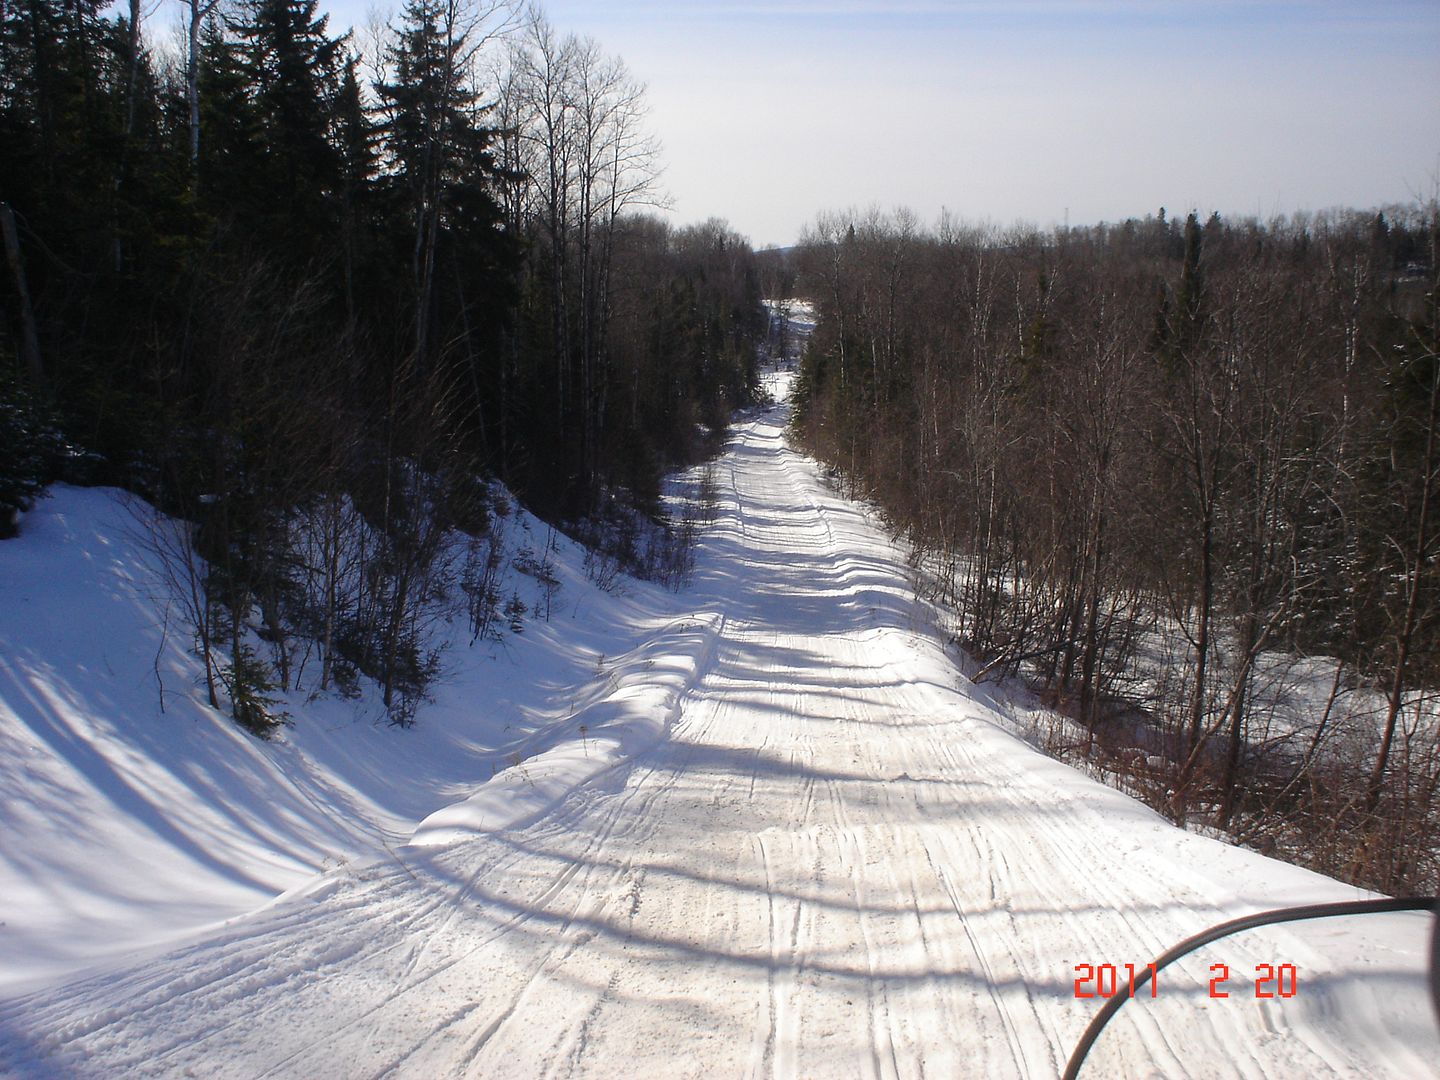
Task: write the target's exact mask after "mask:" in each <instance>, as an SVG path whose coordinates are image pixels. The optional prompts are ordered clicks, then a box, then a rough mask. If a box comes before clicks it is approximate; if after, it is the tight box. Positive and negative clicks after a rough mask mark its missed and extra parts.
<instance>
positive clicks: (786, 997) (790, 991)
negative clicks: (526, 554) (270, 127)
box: [0, 408, 1440, 1078]
mask: <svg viewBox="0 0 1440 1080" xmlns="http://www.w3.org/2000/svg"><path fill="white" fill-rule="evenodd" d="M784 421H785V411H784V409H783V408H777V409H774V410H771V411H769V412H767V413H763V414H761V415H759V416H757V417H755V418H752V419H751V420H749V421H747V422H745V423H743V424H740V425H738V426H737V430H736V434H735V438H734V441H733V444H732V446H731V448H730V449H729V450H728V451H727V453H726V455H725V456H724V457H723V458H722V459H721V460H720V462H719V464H718V471H717V475H718V476H719V477H720V478H721V479H722V481H723V488H724V490H723V491H722V500H721V505H720V510H719V516H718V519H717V521H716V523H715V525H714V526H713V527H712V528H711V529H710V530H708V531H707V533H706V538H705V540H704V541H703V543H702V549H701V552H700V558H699V564H698V570H697V573H696V580H695V583H694V585H693V587H692V588H691V589H690V590H688V591H687V592H686V593H685V594H684V597H683V602H684V603H685V604H688V605H690V606H692V607H693V610H694V618H693V619H692V620H687V619H681V620H679V621H678V622H676V623H674V624H672V625H673V626H674V633H675V634H676V636H677V639H680V638H684V639H686V640H689V639H691V638H693V637H694V634H695V633H696V630H697V628H709V630H710V632H711V633H713V640H712V641H711V643H710V646H709V647H708V648H706V649H705V650H704V651H703V653H702V654H700V660H699V661H698V666H697V667H696V668H695V670H694V673H693V678H691V679H690V680H689V685H688V688H684V690H683V693H680V694H679V696H678V697H675V696H673V695H672V696H671V697H669V698H667V699H666V700H665V701H663V702H662V703H660V704H658V705H656V708H657V709H660V710H662V711H663V713H664V718H665V719H667V720H668V722H669V727H668V731H667V732H666V735H665V737H664V738H662V739H661V740H660V741H658V742H657V743H656V744H655V745H654V746H653V747H651V748H649V749H647V750H643V751H642V752H641V753H640V754H639V756H637V757H635V758H634V759H633V760H632V761H630V762H629V763H628V764H625V763H622V764H620V765H617V766H615V767H612V768H609V769H607V770H605V771H603V772H601V773H600V774H599V775H598V776H596V777H595V778H593V779H591V780H590V781H589V782H588V783H585V784H583V785H581V786H580V787H579V788H577V789H575V790H574V791H573V792H571V793H570V794H569V795H568V796H567V797H566V798H565V799H564V800H563V801H561V802H560V803H559V804H558V806H556V807H555V809H553V810H552V811H551V812H549V813H547V814H545V815H543V816H542V817H540V818H539V819H538V820H535V821H533V822H531V823H530V824H528V825H526V826H524V827H519V828H511V829H501V830H494V831H476V832H473V833H472V834H470V835H468V836H467V835H464V834H463V833H464V830H463V829H457V830H453V832H454V835H449V834H447V835H446V836H445V837H444V838H443V839H445V840H447V841H449V842H446V843H437V844H435V845H434V846H427V847H410V848H405V849H402V850H401V851H400V852H399V854H398V856H397V858H396V859H395V860H393V861H389V862H381V863H375V864H373V865H370V866H368V867H364V868H361V869H358V870H344V871H337V872H334V873H332V874H329V875H326V876H324V877H322V878H319V879H317V880H316V881H315V883H314V884H312V885H311V886H309V887H308V888H306V889H302V890H299V891H297V892H296V893H294V894H291V895H288V896H286V897H283V898H281V899H280V900H279V901H278V902H276V903H274V904H272V905H270V906H268V907H267V908H265V909H263V910H262V911H260V912H258V913H256V914H254V915H252V916H249V917H247V918H244V919H241V920H237V921H235V922H234V923H232V924H230V925H229V926H227V927H225V928H223V929H221V930H219V931H216V932H211V933H210V934H209V935H208V936H205V937H203V938H202V939H199V940H197V941H196V942H195V943H194V944H192V945H191V946H189V947H186V948H183V949H181V950H179V951H175V952H171V953H169V954H167V955H163V956H158V957H153V958H151V959H150V960H149V961H148V962H146V963H143V964H139V965H136V966H133V967H129V968H122V969H119V970H116V971H111V972H108V973H106V974H103V975H96V976H94V977H91V978H88V979H82V980H79V981H75V982H72V983H70V984H68V985H65V986H62V987H59V988H57V989H54V990H50V991H47V992H45V993H42V994H35V995H32V996H30V997H28V998H22V999H18V1000H16V1001H12V1002H9V1003H7V1004H5V1005H4V1006H0V1072H4V1071H7V1069H8V1071H10V1072H12V1073H14V1074H17V1075H26V1076H28V1075H45V1076H49V1075H64V1076H95V1077H117V1076H150V1075H164V1076H190V1075H194V1076H207V1077H220V1076H233V1077H307V1078H309V1077H347V1078H361V1077H379V1076H390V1075H399V1076H407V1077H447V1076H470V1077H531V1076H536V1077H539V1076H546V1077H565V1076H599V1077H610V1076H613V1077H629V1076H661V1077H671V1076H695V1077H700V1076H704V1077H730V1076H782V1077H829V1076H834V1077H852V1076H879V1077H898V1076H906V1077H920V1076H931V1077H969V1076H981V1077H990V1078H997V1077H1010V1076H1017V1077H1054V1076H1056V1075H1057V1074H1058V1073H1059V1071H1060V1069H1061V1068H1062V1066H1063V1064H1064V1061H1065V1058H1066V1056H1067V1055H1068V1053H1069V1051H1070V1048H1071V1047H1072V1046H1073V1044H1074V1041H1075V1039H1076V1038H1077V1037H1078V1035H1079V1034H1080V1031H1081V1030H1082V1029H1083V1027H1084V1025H1085V1023H1086V1022H1087V1020H1088V1019H1089V1017H1090V1015H1091V1014H1092V1013H1093V1011H1094V1009H1095V1007H1096V1005H1097V1004H1098V1002H1095V1001H1076V1000H1075V999H1074V978H1075V974H1074V965H1076V964H1079V963H1090V964H1105V963H1111V964H1118V965H1122V966H1121V971H1122V972H1123V970H1124V968H1123V965H1124V964H1125V963H1126V962H1133V963H1137V964H1143V963H1144V962H1146V961H1147V960H1149V959H1150V958H1152V957H1153V956H1154V955H1156V954H1158V953H1159V952H1161V951H1162V950H1163V949H1165V948H1166V947H1168V946H1169V945H1171V944H1173V943H1174V942H1175V941H1177V940H1178V939H1180V938H1181V937H1184V936H1186V935H1188V934H1191V933H1194V932H1196V931H1198V930H1200V929H1202V928H1204V927H1205V926H1208V925H1210V924H1212V923H1215V922H1218V921H1220V920H1223V919H1225V918H1229V917H1233V916H1235V915H1238V914H1242V913H1247V912H1250V911H1255V910H1260V909H1264V908H1268V907H1274V906H1279V905H1282V904H1286V903H1300V902H1312V901H1316V900H1325V899H1347V898H1353V897H1355V896H1356V895H1358V894H1357V893H1356V892H1355V891H1354V890H1351V889H1347V888H1344V887H1342V886H1339V885H1337V884H1335V883H1334V882H1331V881H1328V880H1327V879H1324V878H1320V877H1318V876H1316V875H1312V874H1308V873H1306V872H1304V871H1300V870H1296V869H1294V868H1290V867H1286V866H1283V865H1281V864H1278V863H1275V862H1272V861H1270V860H1267V859H1263V858H1261V857H1260V856H1257V855H1253V854H1250V853H1247V852H1243V851H1237V850H1234V849H1230V848H1227V847H1225V846H1223V845H1221V844H1218V843H1215V842H1213V841H1210V840H1206V839H1204V838H1200V837H1196V836H1191V835H1187V834H1185V833H1182V832H1180V831H1178V830H1175V829H1173V828H1172V827H1170V826H1169V825H1167V824H1165V823H1164V822H1162V821H1161V820H1160V819H1159V818H1158V817H1156V816H1155V815H1154V814H1152V813H1150V812H1149V811H1148V810H1146V809H1144V808H1143V807H1140V806H1138V805H1137V804H1135V803H1134V802H1132V801H1130V800H1129V799H1126V798H1125V797H1123V796H1121V795H1119V794H1117V793H1115V792H1111V791H1108V790H1107V789H1104V788H1102V787H1100V786H1098V785H1096V784H1093V783H1091V782H1090V781H1088V780H1086V779H1084V778H1082V777H1080V776H1078V775H1077V774H1075V773H1074V772H1072V771H1071V770H1069V769H1066V768H1064V767H1063V766H1060V765H1058V764H1056V763H1054V762H1051V761H1048V760H1046V759H1045V758H1043V757H1041V756H1040V755H1038V754H1036V753H1034V752H1033V751H1031V750H1030V749H1029V748H1027V747H1025V746H1024V745H1022V744H1021V743H1019V742H1017V741H1016V740H1015V739H1013V738H1012V737H1011V736H1009V735H1007V734H1005V733H1004V732H1003V731H1002V730H1001V729H1000V728H999V727H998V726H997V725H996V724H995V723H993V722H992V718H993V715H994V714H993V713H991V711H990V709H989V707H988V706H987V705H986V704H985V703H984V701H983V700H982V699H981V698H980V697H979V696H978V695H974V696H971V695H967V693H966V692H965V691H964V690H963V689H961V688H960V687H961V684H963V680H962V679H961V678H960V677H959V676H958V675H957V674H956V673H955V671H954V669H953V666H952V665H951V664H950V663H949V661H948V660H947V659H946V657H945V655H944V653H943V650H942V649H941V647H940V646H939V645H938V644H937V643H936V641H935V638H934V635H933V634H932V633H931V632H930V631H929V630H928V629H926V626H925V624H924V619H923V618H922V612H921V609H918V608H917V607H916V606H915V605H914V603H913V602H912V600H911V599H910V597H909V591H908V589H907V586H906V578H905V568H904V563H903V559H902V558H901V557H900V556H899V555H898V554H897V552H896V551H895V549H894V547H893V545H891V544H890V543H889V542H888V541H887V540H886V539H885V537H884V535H883V533H881V532H880V531H879V530H878V529H877V528H876V527H875V526H874V525H873V524H871V523H870V522H869V521H867V519H866V517H865V515H864V514H863V513H862V512H861V511H860V510H859V509H857V508H856V507H854V506H853V505H851V504H849V503H846V502H845V501H843V500H841V499H839V498H837V497H835V496H834V495H832V494H831V493H829V491H828V490H827V489H826V488H825V486H824V485H823V483H822V482H821V481H820V479H819V477H818V475H817V470H816V468H815V467H814V465H813V464H812V463H810V462H808V461H806V460H805V459H803V458H802V457H800V456H799V455H797V454H795V453H794V452H793V451H791V450H790V449H789V448H788V447H787V446H786V444H785V442H784V439H783V425H784ZM653 644H654V645H655V646H656V647H657V653H656V655H657V656H663V655H664V646H665V642H664V641H663V640H661V641H658V642H655V643H653ZM477 707H483V703H477ZM524 768H525V766H524V764H521V765H517V766H516V767H515V769H512V770H507V772H506V773H502V774H501V776H502V777H508V781H509V783H511V784H512V785H513V784H514V783H515V782H516V779H517V777H516V770H520V773H519V774H518V775H519V780H520V781H521V782H523V780H524V773H523V770H524ZM480 779H483V778H480ZM455 820H457V821H461V822H463V820H464V815H463V814H461V815H459V816H457V817H456V819H455ZM432 842H433V841H432ZM1428 925H1429V924H1428V920H1427V919H1426V918H1425V917H1421V916H1414V917H1411V916H1403V915H1402V916H1393V917H1385V918H1379V919H1371V920H1369V921H1368V923H1366V924H1365V925H1361V926H1354V925H1348V924H1346V925H1342V924H1340V923H1338V922H1332V923H1326V924H1310V926H1309V928H1308V929H1306V930H1305V931H1304V932H1298V931H1295V930H1287V929H1283V928H1272V929H1271V930H1269V931H1258V932H1254V933H1250V934H1247V935H1245V936H1243V937H1239V938H1232V939H1229V940H1228V941H1227V942H1224V943H1221V944H1219V945H1216V946H1213V947H1212V948H1211V949H1210V950H1208V951H1206V952H1202V953H1200V954H1197V955H1196V956H1195V957H1192V958H1191V962H1190V963H1189V964H1188V965H1187V964H1182V965H1180V966H1178V967H1176V968H1172V969H1169V970H1167V971H1166V972H1164V973H1162V975H1161V977H1160V993H1159V998H1158V999H1157V1000H1153V1001H1152V1000H1149V999H1148V997H1147V998H1146V999H1144V1000H1137V1001H1135V1002H1132V1003H1130V1004H1129V1005H1127V1006H1126V1008H1125V1009H1124V1010H1123V1011H1122V1013H1121V1015H1120V1017H1119V1018H1118V1019H1117V1020H1116V1021H1115V1022H1114V1023H1113V1024H1112V1025H1111V1028H1110V1029H1109V1030H1107V1032H1106V1034H1105V1035H1104V1036H1102V1038H1101V1041H1100V1043H1099V1044H1098V1045H1097V1047H1096V1049H1095V1051H1094V1053H1093V1055H1092V1064H1091V1066H1090V1069H1093V1073H1092V1075H1096V1076H1101V1075H1110V1076H1117V1075H1119V1076H1126V1077H1143V1076H1165V1077H1170V1076H1194V1077H1208V1076H1214V1077H1232V1076H1244V1077H1257V1078H1258V1077H1270V1076H1307V1077H1320V1076H1356V1077H1359V1076H1365V1077H1371V1076H1394V1077H1407V1078H1413V1077H1422V1076H1426V1075H1430V1073H1431V1072H1432V1071H1433V1069H1434V1068H1435V1065H1434V1063H1435V1061H1437V1060H1440V1042H1437V1038H1436V1034H1435V1030H1434V1021H1433V1019H1432V1017H1431V1016H1430V1012H1429V1004H1428V1001H1427V1000H1426V999H1425V997H1424V996H1423V990H1422V984H1421V982H1420V979H1421V970H1422V968H1421V961H1420V953H1421V951H1422V948H1423V945H1424V935H1425V934H1426V933H1427V932H1428ZM1217 962H1224V963H1226V964H1227V965H1228V966H1229V969H1230V970H1231V971H1232V972H1233V973H1235V978H1233V979H1232V981H1231V983H1230V984H1229V987H1228V989H1230V990H1231V991H1232V993H1231V996H1230V998H1228V999H1226V1000H1212V999H1210V997H1209V995H1208V989H1209V978H1210V973H1209V965H1210V964H1212V963H1217ZM1259 963H1272V964H1293V965H1295V966H1296V968H1297V970H1298V975H1299V985H1298V993H1297V994H1296V996H1295V997H1293V998H1291V999H1288V1000H1271V1001H1256V1000H1255V998H1254V993H1253V969H1254V967H1255V965H1256V964H1259ZM1088 1071H1089V1070H1087V1072H1088Z"/></svg>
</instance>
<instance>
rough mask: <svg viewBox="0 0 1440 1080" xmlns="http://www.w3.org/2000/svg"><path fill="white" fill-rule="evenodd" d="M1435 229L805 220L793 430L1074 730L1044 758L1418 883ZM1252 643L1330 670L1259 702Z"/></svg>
mask: <svg viewBox="0 0 1440 1080" xmlns="http://www.w3.org/2000/svg"><path fill="white" fill-rule="evenodd" d="M1437 244H1440V221H1437V215H1436V208H1435V207H1434V206H1433V205H1431V206H1423V207H1422V206H1414V207H1401V208H1393V209H1387V210H1386V211H1385V212H1383V213H1380V212H1373V211H1372V212H1366V213H1357V212H1335V213H1327V214H1322V215H1317V216H1304V217H1294V218H1291V219H1288V220H1279V221H1274V222H1269V223H1261V222H1258V221H1253V220H1235V221H1231V220H1223V219H1222V218H1220V217H1219V216H1218V215H1212V216H1210V217H1209V219H1208V220H1201V219H1200V218H1198V217H1197V216H1196V215H1194V214H1191V215H1189V216H1188V217H1187V218H1185V219H1184V220H1183V221H1180V220H1175V219H1173V218H1171V217H1167V215H1166V214H1165V213H1164V211H1161V212H1160V213H1159V214H1158V215H1152V216H1149V217H1146V218H1145V219H1144V220H1132V221H1126V222H1124V223H1122V224H1118V225H1102V226H1097V227H1094V228H1083V229H1061V230H1056V231H1053V232H1038V231H1034V230H1024V229H1017V230H1012V231H1009V232H1002V231H997V230H991V229H971V228H966V227H962V226H960V225H957V224H956V223H954V222H951V221H948V220H947V221H942V222H941V224H940V225H939V227H938V228H936V229H933V230H932V229H925V228H922V227H920V226H919V225H918V224H917V223H916V221H915V220H914V219H913V217H911V216H909V215H908V214H905V213H899V214H895V215H883V214H879V213H871V214H864V215H857V214H842V215H827V216H823V217H821V218H820V219H819V221H818V224H817V225H816V226H815V227H814V228H813V229H811V230H810V232H809V235H808V236H807V237H806V239H805V242H804V243H803V244H802V245H801V246H800V248H799V249H798V250H797V251H796V252H795V254H794V257H793V258H794V263H793V265H794V268H795V269H796V271H797V272H798V274H799V281H800V286H801V288H802V289H803V290H804V291H806V293H807V294H808V295H809V296H810V297H811V298H812V299H813V300H814V301H815V302H816V304H817V306H818V311H819V313H820V322H819V326H818V328H817V330H816V333H815V335H814V337H813V339H812V341H811V344H810V348H809V352H808V354H807V355H806V357H805V360H804V363H803V367H802V370H801V375H800V381H799V390H798V401H797V405H796V413H795V427H796V430H797V431H798V433H799V435H800V437H801V438H802V439H803V441H804V443H805V445H806V446H808V447H809V448H810V449H812V450H813V451H814V452H815V453H816V454H817V455H819V456H820V457H821V458H822V459H823V460H825V461H826V462H829V463H830V464H831V465H832V466H834V467H835V469H837V470H838V472H839V474H840V475H841V476H842V477H843V478H844V481H845V483H846V484H848V485H849V486H850V488H851V489H852V490H854V491H855V492H857V493H859V494H861V495H864V496H866V497H868V498H871V499H874V500H875V501H876V502H877V503H878V504H879V505H880V506H881V507H882V508H883V509H884V511H885V512H886V514H887V515H888V516H889V518H890V520H891V521H892V522H893V524H894V527H895V528H896V530H897V531H898V532H901V533H903V534H904V535H905V536H907V537H908V538H909V540H910V541H911V543H912V544H913V545H914V548H915V551H916V553H917V557H918V558H919V559H920V560H921V561H922V562H923V563H924V564H925V565H926V566H927V567H928V568H929V569H930V570H931V571H933V573H934V574H935V575H936V580H937V582H938V584H937V588H938V591H939V592H940V593H941V594H943V596H944V598H945V599H946V600H948V601H949V602H950V603H951V604H953V605H954V607H955V609H956V610H957V612H958V615H959V618H960V625H961V627H962V630H961V633H960V636H961V638H962V639H963V644H964V645H965V646H966V647H967V648H968V649H969V650H971V651H972V652H973V654H974V655H975V656H976V657H977V658H978V659H979V660H980V661H981V663H982V664H983V665H984V666H985V669H986V676H987V677H989V676H990V675H992V674H1000V673H1005V674H1020V675H1022V676H1024V677H1025V678H1026V679H1027V680H1028V681H1029V682H1030V683H1031V685H1032V686H1034V687H1036V688H1037V689H1039V690H1040V691H1041V692H1042V693H1044V694H1045V695H1046V696H1047V697H1048V699H1049V700H1050V701H1051V702H1053V703H1055V704H1056V705H1058V706H1059V707H1060V708H1062V709H1063V710H1064V711H1066V712H1067V713H1068V714H1069V715H1070V716H1071V717H1073V718H1074V719H1075V720H1076V721H1078V722H1079V726H1078V728H1076V729H1075V730H1078V731H1081V732H1083V733H1084V734H1083V735H1082V736H1081V739H1080V745H1078V746H1077V745H1069V746H1063V747H1060V749H1061V750H1062V751H1064V752H1067V753H1069V754H1072V755H1075V756H1077V757H1085V758H1088V759H1091V760H1103V761H1105V762H1107V763H1108V767H1109V768H1111V769H1112V770H1113V769H1120V770H1122V771H1128V773H1129V779H1130V786H1132V787H1134V788H1137V789H1139V790H1142V791H1143V792H1144V793H1145V794H1147V795H1148V796H1149V797H1151V798H1152V800H1153V801H1154V802H1155V804H1156V805H1158V806H1161V807H1162V808H1164V809H1165V810H1166V811H1167V812H1168V813H1170V814H1171V815H1173V816H1174V817H1175V818H1176V819H1179V820H1184V819H1186V818H1198V819H1200V820H1201V821H1203V822H1206V823H1209V824H1211V825H1213V826H1215V827H1218V828H1221V829H1226V830H1229V831H1231V832H1232V833H1234V834H1235V835H1238V836H1241V837H1243V838H1246V839H1248V840H1250V841H1251V842H1254V843H1258V844H1261V845H1268V844H1280V845H1283V846H1285V847H1287V848H1288V849H1290V850H1291V851H1292V852H1294V853H1296V854H1298V855H1300V856H1301V857H1302V858H1304V859H1307V860H1308V861H1310V862H1311V863H1312V864H1314V865H1317V866H1320V867H1322V868H1324V869H1326V870H1327V871H1329V872H1333V873H1340V874H1342V875H1346V876H1348V877H1349V878H1351V879H1352V880H1356V881H1362V882H1365V883H1366V884H1371V885H1374V886H1376V887H1379V888H1383V889H1388V890H1421V889H1428V890H1430V891H1434V889H1435V888H1436V886H1437V884H1440V852H1437V839H1436V838H1437V837H1440V798H1437V795H1440V741H1437V725H1436V713H1437V708H1436V703H1435V700H1434V697H1433V693H1432V692H1433V691H1435V690H1436V689H1437V688H1440V589H1437V574H1440V571H1437V560H1436V555H1437V553H1440V504H1437V498H1440V442H1437V421H1440V413H1437V405H1440V399H1437V394H1440V365H1437V359H1436V350H1437V335H1440V320H1437V309H1436V304H1437V262H1436V249H1437ZM1276 653H1285V654H1291V655H1296V654H1310V655H1324V656H1329V657H1335V658H1338V660H1339V661H1340V663H1339V664H1338V665H1334V666H1333V672H1334V676H1333V685H1328V686H1321V687H1319V693H1318V699H1317V700H1316V702H1315V707H1314V708H1313V709H1312V710H1310V711H1309V713H1308V714H1307V716H1306V722H1305V723H1304V724H1302V725H1300V726H1299V727H1295V726H1293V725H1292V726H1291V727H1289V728H1287V727H1285V726H1284V725H1280V724H1278V723H1276V722H1273V721H1274V717H1272V715H1271V713H1272V711H1273V710H1275V709H1276V708H1277V707H1278V706H1279V705H1280V704H1283V702H1281V701H1279V698H1280V697H1283V694H1282V693H1280V692H1279V691H1277V690H1276V689H1275V686H1274V685H1273V684H1274V682H1275V680H1274V678H1273V674H1274V665H1273V664H1272V663H1270V662H1269V661H1268V660H1267V657H1269V656H1273V655H1274V654H1276ZM1327 697H1328V701H1327ZM1362 698H1363V699H1365V700H1367V701H1369V702H1370V703H1371V705H1370V714H1369V716H1370V718H1369V719H1368V720H1367V721H1366V725H1362V726H1361V727H1362V729H1363V731H1364V736H1363V737H1361V738H1359V739H1358V740H1357V738H1356V735H1355V733H1356V730H1357V728H1356V725H1355V724H1353V723H1350V724H1347V723H1343V722H1342V721H1343V720H1345V719H1346V717H1347V716H1348V715H1349V714H1350V713H1351V712H1357V713H1358V711H1359V709H1360V706H1359V704H1358V702H1359V701H1360V700H1361V699H1362ZM1127 766H1129V767H1128V769H1127Z"/></svg>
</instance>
